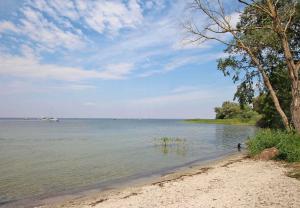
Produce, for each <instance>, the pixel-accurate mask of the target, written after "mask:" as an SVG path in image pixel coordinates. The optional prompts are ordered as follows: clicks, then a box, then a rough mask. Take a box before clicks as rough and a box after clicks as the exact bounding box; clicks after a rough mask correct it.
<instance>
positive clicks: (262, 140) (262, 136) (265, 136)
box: [247, 129, 300, 162]
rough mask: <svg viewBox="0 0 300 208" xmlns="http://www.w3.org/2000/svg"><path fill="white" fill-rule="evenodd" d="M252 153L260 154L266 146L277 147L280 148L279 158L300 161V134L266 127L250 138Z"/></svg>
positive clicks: (249, 147)
mask: <svg viewBox="0 0 300 208" xmlns="http://www.w3.org/2000/svg"><path fill="white" fill-rule="evenodd" d="M247 145H248V150H249V153H250V155H252V156H254V155H256V154H259V153H260V152H261V151H263V150H264V149H266V148H271V147H276V148H277V149H278V150H279V156H278V159H281V160H286V161H288V162H297V161H300V135H299V134H295V133H290V132H285V131H281V130H270V129H265V130H261V131H259V132H258V133H257V134H256V135H255V136H254V137H253V138H250V140H248V143H247Z"/></svg>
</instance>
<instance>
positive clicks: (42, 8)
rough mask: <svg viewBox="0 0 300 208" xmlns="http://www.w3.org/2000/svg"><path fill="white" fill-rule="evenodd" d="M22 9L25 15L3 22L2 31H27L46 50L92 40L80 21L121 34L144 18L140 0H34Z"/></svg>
mask: <svg viewBox="0 0 300 208" xmlns="http://www.w3.org/2000/svg"><path fill="white" fill-rule="evenodd" d="M19 12H20V14H21V15H22V16H23V17H22V18H20V19H19V20H17V21H16V22H15V23H13V22H10V21H2V22H0V33H3V32H7V31H10V32H13V33H16V34H21V35H24V36H26V37H28V38H30V39H31V40H32V41H35V42H36V43H38V44H40V45H41V46H42V49H44V50H45V49H46V50H51V49H54V48H59V47H62V48H67V49H77V48H81V47H83V46H84V45H85V43H86V42H88V40H87V39H86V37H85V35H84V34H83V32H82V28H81V27H78V25H81V26H82V27H83V28H85V29H91V30H94V31H96V32H98V33H101V34H103V33H109V34H117V33H118V31H119V30H121V29H123V28H134V27H136V26H137V25H139V24H140V23H141V22H142V19H143V15H142V9H141V7H140V5H139V3H138V1H137V0H129V1H128V2H127V3H125V2H123V1H121V0H116V1H109V0H96V1H84V0H75V1H71V0H64V1H61V0H51V1H46V0H39V1H34V0H31V1H28V2H27V3H26V4H25V6H24V7H22V8H21V9H20V10H19ZM49 17H51V18H49Z"/></svg>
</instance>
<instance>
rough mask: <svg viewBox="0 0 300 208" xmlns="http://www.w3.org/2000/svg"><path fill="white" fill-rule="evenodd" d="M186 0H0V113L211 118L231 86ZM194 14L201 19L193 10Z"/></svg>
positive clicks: (218, 48) (217, 53) (218, 54)
mask: <svg viewBox="0 0 300 208" xmlns="http://www.w3.org/2000/svg"><path fill="white" fill-rule="evenodd" d="M187 13H188V12H187V10H186V1H184V0H178V1H176V0H0V89H1V90H0V100H1V102H0V117H31V116H33V117H40V116H55V117H117V118H195V117H202V118H213V117H214V110H213V109H214V107H215V106H218V105H220V104H221V103H222V101H224V100H231V99H232V97H233V93H234V90H235V86H234V85H233V84H232V82H231V80H230V79H229V78H224V77H223V75H222V73H221V72H219V71H218V70H217V69H216V68H217V67H216V66H217V63H216V59H217V58H219V57H222V56H224V54H223V49H224V48H223V47H222V46H220V45H218V44H217V43H214V42H208V43H206V44H204V45H200V46H199V45H191V44H186V36H187V34H186V32H185V31H184V29H183V27H182V22H183V21H184V19H185V18H186V17H187ZM197 21H198V22H199V23H201V21H205V18H204V17H201V16H198V17H197Z"/></svg>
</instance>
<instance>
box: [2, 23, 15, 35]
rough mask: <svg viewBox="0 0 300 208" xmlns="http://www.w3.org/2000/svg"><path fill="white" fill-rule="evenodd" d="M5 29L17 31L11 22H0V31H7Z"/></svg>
mask: <svg viewBox="0 0 300 208" xmlns="http://www.w3.org/2000/svg"><path fill="white" fill-rule="evenodd" d="M7 31H11V32H18V31H19V30H18V28H17V27H16V26H15V24H13V23H12V22H9V21H3V22H0V33H2V32H7Z"/></svg>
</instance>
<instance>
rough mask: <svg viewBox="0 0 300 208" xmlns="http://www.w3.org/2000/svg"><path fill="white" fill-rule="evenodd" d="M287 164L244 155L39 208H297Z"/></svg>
mask: <svg viewBox="0 0 300 208" xmlns="http://www.w3.org/2000/svg"><path fill="white" fill-rule="evenodd" d="M287 171H289V169H288V168H287V167H286V164H284V163H281V162H275V161H255V160H252V159H249V158H245V156H243V155H237V156H234V157H229V158H226V159H224V160H222V161H218V162H215V163H211V164H209V165H208V164H207V165H205V166H203V165H201V166H196V167H192V168H189V169H186V170H184V171H178V172H176V173H173V174H170V175H166V176H164V177H161V178H159V179H156V180H154V181H151V182H149V181H148V183H147V184H143V185H135V186H132V187H127V188H123V189H116V190H111V191H107V192H100V193H95V194H94V195H92V196H89V197H82V198H77V199H73V200H68V201H65V202H62V203H60V204H47V205H45V206H41V207H43V208H50V207H51V208H52V207H60V208H61V207H64V208H119V207H120V208H121V207H126V208H127V207H149V208H160V207H162V208H175V207H178V208H184V207H189V208H192V207H210V208H212V207H215V208H217V207H228V208H232V207H238V208H241V207H255V208H256V207H272V208H276V207H280V208H282V207H295V208H299V207H300V181H299V180H297V179H294V178H290V177H287V176H286V173H287Z"/></svg>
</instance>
